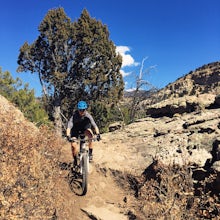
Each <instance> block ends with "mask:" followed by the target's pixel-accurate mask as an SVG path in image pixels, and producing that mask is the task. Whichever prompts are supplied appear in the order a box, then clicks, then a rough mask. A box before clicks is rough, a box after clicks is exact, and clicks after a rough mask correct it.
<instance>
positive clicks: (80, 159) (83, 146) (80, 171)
mask: <svg viewBox="0 0 220 220" xmlns="http://www.w3.org/2000/svg"><path fill="white" fill-rule="evenodd" d="M89 140H92V141H96V137H95V138H92V139H89V138H86V137H85V135H84V134H80V135H79V138H78V139H76V138H71V139H70V141H74V142H77V143H78V144H79V147H80V149H79V153H78V155H77V165H74V163H73V169H74V172H75V174H76V177H77V180H78V183H79V182H80V185H81V190H82V192H81V195H85V194H86V193H87V191H88V175H89V150H88V141H89ZM80 180H81V181H80Z"/></svg>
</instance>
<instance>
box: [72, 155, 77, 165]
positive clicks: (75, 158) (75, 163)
mask: <svg viewBox="0 0 220 220" xmlns="http://www.w3.org/2000/svg"><path fill="white" fill-rule="evenodd" d="M76 166H77V157H74V159H73V167H76Z"/></svg>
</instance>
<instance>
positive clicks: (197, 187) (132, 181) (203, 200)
mask: <svg viewBox="0 0 220 220" xmlns="http://www.w3.org/2000/svg"><path fill="white" fill-rule="evenodd" d="M192 176H193V170H192V169H191V168H190V167H189V166H183V167H180V166H177V165H173V166H165V165H164V164H162V163H159V162H158V161H154V162H153V163H152V164H151V165H150V166H149V167H147V169H146V170H145V171H144V173H143V175H141V176H138V177H134V176H132V175H127V181H128V182H129V185H130V188H132V189H133V190H134V192H135V197H136V207H138V208H136V213H139V214H140V213H141V216H144V219H218V216H219V214H220V201H219V194H215V193H213V191H212V190H213V188H212V184H213V181H214V180H215V178H216V175H213V174H210V175H209V176H207V178H205V179H204V180H201V181H199V182H198V181H195V180H194V179H193V177H192ZM139 214H137V216H138V215H139ZM142 218H143V217H141V219H142Z"/></svg>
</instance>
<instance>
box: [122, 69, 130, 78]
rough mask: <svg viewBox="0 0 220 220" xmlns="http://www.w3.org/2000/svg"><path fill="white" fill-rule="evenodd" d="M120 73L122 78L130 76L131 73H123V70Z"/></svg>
mask: <svg viewBox="0 0 220 220" xmlns="http://www.w3.org/2000/svg"><path fill="white" fill-rule="evenodd" d="M120 73H121V75H122V76H123V77H126V76H129V75H131V72H125V71H124V70H120Z"/></svg>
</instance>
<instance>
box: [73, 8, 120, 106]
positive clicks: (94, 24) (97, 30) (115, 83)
mask: <svg viewBox="0 0 220 220" xmlns="http://www.w3.org/2000/svg"><path fill="white" fill-rule="evenodd" d="M74 29H75V48H76V50H75V57H74V63H73V66H72V69H71V72H70V77H71V80H70V82H72V81H75V80H76V81H78V82H79V83H80V84H79V90H78V91H79V93H78V94H79V96H80V97H84V99H86V100H91V101H104V102H105V103H117V102H118V100H119V99H120V98H121V97H122V95H123V89H124V83H123V79H122V75H121V74H120V68H121V64H122V57H121V56H120V55H119V54H117V53H116V47H115V45H114V43H113V42H112V41H111V40H110V39H109V32H108V29H107V26H105V25H103V24H102V23H101V21H97V20H96V19H93V18H91V17H90V15H89V13H88V11H87V10H83V12H82V14H81V16H80V18H79V19H78V20H77V21H76V22H75V23H74Z"/></svg>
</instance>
